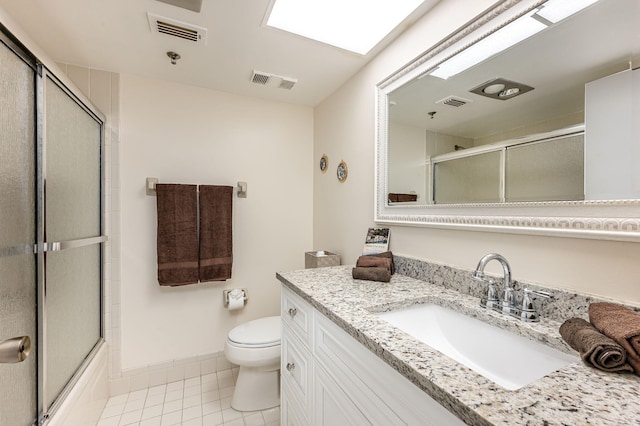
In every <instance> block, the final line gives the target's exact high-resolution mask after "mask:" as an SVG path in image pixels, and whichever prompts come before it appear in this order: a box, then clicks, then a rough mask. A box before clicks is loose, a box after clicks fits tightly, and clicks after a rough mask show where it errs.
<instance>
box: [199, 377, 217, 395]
mask: <svg viewBox="0 0 640 426" xmlns="http://www.w3.org/2000/svg"><path fill="white" fill-rule="evenodd" d="M200 388H201V389H202V393H205V392H211V391H215V390H218V380H217V379H214V380H213V381H212V382H206V383H202V386H201V387H200Z"/></svg>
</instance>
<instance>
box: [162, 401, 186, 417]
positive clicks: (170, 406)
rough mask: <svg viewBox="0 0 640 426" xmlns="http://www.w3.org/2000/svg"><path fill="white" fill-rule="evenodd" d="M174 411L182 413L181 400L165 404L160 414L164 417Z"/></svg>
mask: <svg viewBox="0 0 640 426" xmlns="http://www.w3.org/2000/svg"><path fill="white" fill-rule="evenodd" d="M174 411H180V412H182V400H181V399H176V400H175V401H169V402H165V403H164V405H163V406H162V414H163V415H165V414H167V413H171V412H174Z"/></svg>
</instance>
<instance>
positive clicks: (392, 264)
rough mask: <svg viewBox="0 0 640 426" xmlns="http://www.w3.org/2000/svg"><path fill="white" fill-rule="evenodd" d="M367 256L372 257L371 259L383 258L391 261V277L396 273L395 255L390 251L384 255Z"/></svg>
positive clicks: (383, 253)
mask: <svg viewBox="0 0 640 426" xmlns="http://www.w3.org/2000/svg"><path fill="white" fill-rule="evenodd" d="M367 256H371V257H382V258H387V259H390V260H391V275H393V274H395V273H396V265H395V263H394V262H393V253H392V252H390V251H385V252H382V253H376V254H368V255H367Z"/></svg>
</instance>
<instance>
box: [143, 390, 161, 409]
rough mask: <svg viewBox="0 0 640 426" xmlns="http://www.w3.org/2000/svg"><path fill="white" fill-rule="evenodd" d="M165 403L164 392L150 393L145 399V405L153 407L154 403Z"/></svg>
mask: <svg viewBox="0 0 640 426" xmlns="http://www.w3.org/2000/svg"><path fill="white" fill-rule="evenodd" d="M161 404H164V392H163V393H161V394H156V395H149V396H147V399H146V400H145V401H144V406H145V407H153V406H154V405H161Z"/></svg>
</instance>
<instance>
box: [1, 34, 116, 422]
mask: <svg viewBox="0 0 640 426" xmlns="http://www.w3.org/2000/svg"><path fill="white" fill-rule="evenodd" d="M0 30H2V31H0V425H11V426H14V425H15V426H19V425H25V426H26V425H36V424H46V422H47V420H48V418H49V417H50V415H51V414H52V413H55V411H56V409H57V407H58V406H59V405H60V404H61V402H62V401H63V400H64V398H65V396H66V394H67V393H68V392H69V391H70V389H71V388H72V387H73V385H74V383H75V381H76V380H77V378H78V376H79V375H80V374H81V372H82V371H83V369H84V368H85V367H86V365H87V364H88V363H89V362H90V360H91V358H92V356H93V354H94V353H95V352H96V351H97V350H98V348H99V347H100V345H102V343H103V337H102V336H103V326H102V323H101V321H102V320H101V319H102V281H103V271H102V265H103V259H102V257H103V253H102V252H103V243H104V242H105V241H106V236H105V235H104V231H103V222H104V221H103V217H104V213H103V211H104V208H103V199H104V198H103V193H104V188H103V182H104V179H103V175H102V173H103V167H102V164H103V145H104V144H103V126H104V119H103V117H102V115H101V114H100V113H99V112H97V111H95V110H94V109H93V108H92V107H91V106H90V105H89V103H88V102H84V101H83V100H82V99H83V97H82V96H81V95H75V94H74V93H72V92H71V91H70V90H69V89H68V88H67V87H65V85H64V84H63V83H62V82H61V81H60V80H58V79H57V78H56V77H55V76H54V75H53V74H51V72H50V71H49V70H48V69H47V68H46V67H45V66H43V65H42V64H41V63H40V62H39V61H38V60H37V58H35V57H34V56H33V55H31V53H30V52H29V51H28V50H27V49H26V48H25V47H24V46H23V45H22V44H21V43H20V41H19V40H17V39H15V38H13V37H12V36H11V34H9V33H8V32H7V31H6V30H5V29H4V28H2V27H1V26H0Z"/></svg>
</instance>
